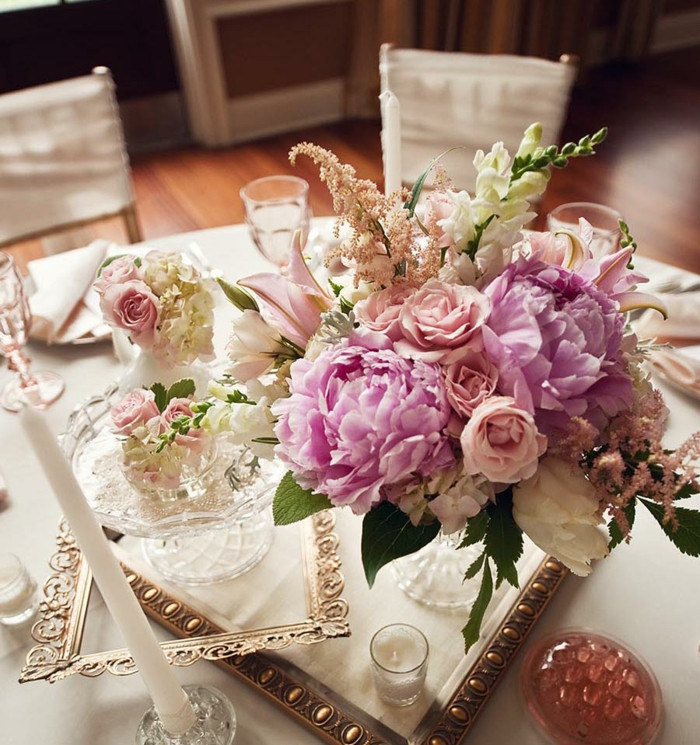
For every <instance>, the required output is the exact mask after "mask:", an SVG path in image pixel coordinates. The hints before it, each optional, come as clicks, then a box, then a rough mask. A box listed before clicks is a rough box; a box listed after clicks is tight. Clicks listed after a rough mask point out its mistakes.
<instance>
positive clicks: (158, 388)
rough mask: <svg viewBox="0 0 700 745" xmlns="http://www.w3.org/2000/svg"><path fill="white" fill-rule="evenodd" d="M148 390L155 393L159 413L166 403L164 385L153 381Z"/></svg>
mask: <svg viewBox="0 0 700 745" xmlns="http://www.w3.org/2000/svg"><path fill="white" fill-rule="evenodd" d="M150 390H151V391H153V394H154V395H155V398H156V406H157V407H158V411H160V412H161V413H162V412H164V411H165V408H166V407H167V405H168V391H167V390H166V389H165V386H164V385H163V384H162V383H154V384H153V385H152V386H151V388H150Z"/></svg>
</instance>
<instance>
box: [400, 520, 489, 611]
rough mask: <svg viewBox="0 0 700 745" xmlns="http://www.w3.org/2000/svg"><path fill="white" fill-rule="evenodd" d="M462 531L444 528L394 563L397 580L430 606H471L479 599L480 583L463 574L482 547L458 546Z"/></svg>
mask: <svg viewBox="0 0 700 745" xmlns="http://www.w3.org/2000/svg"><path fill="white" fill-rule="evenodd" d="M462 537H463V532H457V533H452V534H450V535H445V534H444V533H443V532H442V531H440V532H439V533H438V535H437V536H436V538H435V539H434V540H433V541H432V542H431V543H429V544H428V545H427V546H424V547H423V548H422V549H420V550H419V551H416V552H415V553H412V554H409V555H408V556H403V557H402V558H400V559H396V560H395V561H393V562H392V563H391V568H392V570H393V572H394V577H395V579H396V583H397V585H398V586H399V588H400V589H401V590H403V592H405V593H406V595H408V596H409V597H410V598H413V600H416V601H417V602H419V603H422V604H423V605H427V606H429V607H431V608H445V609H450V608H468V607H471V606H472V605H473V603H474V600H476V596H477V593H478V592H479V582H478V581H475V580H466V581H465V579H464V575H465V573H466V571H467V569H468V568H469V566H470V564H471V563H472V562H473V561H474V560H475V559H476V558H477V556H479V554H480V553H481V548H480V547H479V546H467V547H466V548H458V546H459V544H460V542H461V540H462Z"/></svg>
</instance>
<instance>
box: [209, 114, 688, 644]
mask: <svg viewBox="0 0 700 745" xmlns="http://www.w3.org/2000/svg"><path fill="white" fill-rule="evenodd" d="M540 135H541V132H540V127H539V126H538V125H533V126H531V127H530V128H529V129H528V130H527V131H526V132H525V135H524V138H523V140H522V143H521V145H520V147H519V149H518V151H517V153H515V155H514V156H511V155H510V154H509V153H508V152H507V150H506V149H505V148H504V147H503V145H502V143H498V144H496V145H494V146H493V148H492V149H491V151H490V152H488V153H484V152H481V151H479V152H478V153H477V154H476V156H475V158H474V165H475V167H476V170H477V173H478V176H477V181H476V189H475V194H473V195H471V194H468V193H467V192H465V191H457V190H455V189H454V188H453V187H452V185H451V183H450V181H449V177H448V175H447V174H446V173H444V172H443V171H442V170H441V168H440V166H439V164H438V163H437V162H434V163H433V164H431V169H435V171H436V178H435V187H434V189H433V190H432V191H431V192H430V193H429V194H428V195H427V198H426V199H425V201H424V205H423V206H420V205H419V196H420V194H421V190H422V188H423V184H424V181H425V175H424V176H423V177H422V178H421V179H419V181H418V182H417V184H416V185H415V186H414V188H413V190H412V191H411V192H408V191H407V190H402V191H401V192H397V193H394V194H391V195H388V196H385V195H383V194H381V193H380V192H379V190H378V189H377V187H376V186H375V184H373V183H372V182H370V181H366V180H361V179H358V178H357V177H356V175H355V171H354V170H353V169H352V168H351V167H350V166H347V165H343V164H341V163H340V162H339V161H338V160H337V158H336V157H335V156H334V155H333V154H332V153H330V152H328V151H325V150H323V149H322V148H320V147H317V146H314V145H311V144H307V143H304V144H301V145H298V146H297V147H295V148H294V149H293V150H292V152H291V160H292V162H294V160H295V159H296V158H298V157H300V156H307V157H310V158H311V159H312V160H313V161H315V162H316V163H317V164H319V165H320V175H321V179H322V180H323V181H325V182H326V184H327V185H328V187H329V189H330V192H331V194H332V196H333V200H334V206H335V210H336V212H337V214H338V215H339V219H340V221H341V222H344V223H345V224H346V225H347V226H349V228H350V235H351V237H350V238H349V239H347V240H345V241H343V242H341V243H340V245H339V246H337V247H336V248H334V249H333V250H332V251H331V252H330V253H329V255H328V256H327V257H326V260H327V261H328V262H331V261H337V260H338V259H340V260H342V262H343V263H345V264H346V265H347V266H348V267H349V268H350V271H349V273H348V275H347V276H346V277H342V278H333V279H330V280H328V282H327V283H326V282H320V281H318V280H317V279H316V278H315V277H314V276H313V275H312V274H311V273H310V272H309V271H308V269H307V267H306V265H305V263H304V260H303V257H302V249H301V246H300V245H299V242H298V239H297V242H296V245H295V246H294V250H293V252H292V259H291V262H290V265H289V269H288V273H287V275H286V276H280V275H277V274H259V275H255V276H253V277H249V278H247V279H245V280H242V281H240V282H239V283H238V285H236V286H232V285H228V284H226V283H225V282H222V283H221V284H222V286H223V288H224V290H225V292H226V294H227V295H228V297H229V299H230V300H231V301H232V302H233V303H234V304H236V305H237V306H238V307H239V308H240V309H241V311H242V314H241V315H240V317H239V318H238V319H237V320H236V322H235V323H234V328H233V335H232V339H231V342H230V345H229V354H230V357H231V361H232V367H231V370H230V373H231V377H230V378H229V379H228V380H227V381H224V382H223V383H218V384H217V385H216V386H215V387H214V388H213V389H212V392H213V393H214V395H215V400H214V401H213V402H212V405H210V406H209V408H208V409H207V411H206V412H205V413H204V416H203V418H202V425H203V426H204V427H205V428H207V429H209V430H210V431H212V432H218V431H222V430H230V431H232V432H233V436H234V437H235V438H238V440H239V441H242V442H247V443H249V444H250V445H251V446H252V447H255V448H257V450H258V452H259V454H261V455H264V454H268V455H271V456H272V455H273V454H274V456H275V457H277V458H279V459H280V460H281V461H282V462H284V464H286V466H287V467H288V472H287V474H286V475H285V477H284V478H283V479H282V482H281V483H280V485H279V488H278V490H277V493H276V497H275V503H274V516H275V520H276V522H277V523H280V524H285V523H290V522H294V521H296V520H300V519H302V518H304V517H306V516H308V515H310V514H312V513H314V512H316V511H318V510H321V509H324V508H327V507H349V508H350V509H351V510H352V512H354V513H355V514H357V515H362V516H363V536H362V558H363V563H364V568H365V573H366V577H367V579H368V581H369V583H370V584H371V583H372V582H373V581H374V578H375V576H376V574H377V572H378V571H379V569H381V567H382V566H384V565H385V564H387V563H388V562H390V561H392V560H394V559H396V558H399V557H401V556H404V555H407V554H409V553H411V552H414V551H416V550H418V549H420V548H421V547H423V546H425V545H427V543H429V542H430V541H432V540H433V539H434V538H435V537H436V535H437V534H438V532H439V531H440V529H442V531H443V533H455V532H458V531H462V532H461V534H460V545H461V546H462V547H465V546H474V545H477V546H480V547H481V551H480V553H479V554H478V558H477V559H476V560H475V561H474V563H473V564H472V565H471V567H470V568H469V569H468V571H467V574H466V576H467V577H468V578H473V577H477V576H480V577H481V589H480V591H479V594H478V597H477V600H476V602H475V604H474V606H473V608H472V611H471V615H470V618H469V621H468V623H467V625H466V626H465V628H464V638H465V643H466V646H467V648H468V647H469V646H470V645H471V644H472V643H474V641H476V639H477V638H478V635H479V629H480V626H481V622H482V619H483V616H484V613H485V610H486V608H487V606H488V603H489V601H490V598H491V596H492V593H493V590H494V587H498V586H499V585H500V584H501V583H502V582H503V581H504V580H505V581H507V582H509V583H511V584H513V585H516V586H517V584H518V576H517V569H516V562H517V560H518V558H519V557H520V555H521V553H522V548H523V533H526V534H527V535H528V536H529V537H530V538H531V539H532V540H533V541H534V542H535V543H536V544H537V545H538V546H540V547H541V548H542V549H543V550H545V551H547V552H549V553H552V554H553V555H554V556H555V557H556V558H558V559H559V560H560V561H561V562H563V563H564V564H565V565H566V566H568V567H569V568H570V569H571V571H573V572H574V573H576V574H580V575H586V574H588V573H589V572H590V571H591V561H592V560H594V559H602V558H603V557H605V556H606V555H607V554H608V552H609V551H610V549H611V548H612V547H613V546H615V545H616V544H618V543H620V542H621V541H623V540H625V539H628V537H629V534H630V531H631V529H632V527H633V523H634V517H635V511H636V509H637V508H638V507H639V506H641V507H643V508H644V509H646V510H649V511H650V512H651V514H652V516H653V517H654V518H655V519H656V520H657V521H658V523H659V525H660V526H661V528H662V529H663V530H664V531H665V532H666V534H667V535H668V536H669V538H670V539H671V540H672V541H673V542H674V543H675V545H676V546H677V547H678V548H679V549H680V550H681V551H684V552H685V553H689V554H692V555H696V556H697V555H698V554H700V530H699V528H700V519H699V517H698V513H697V512H693V511H690V510H688V509H685V508H683V507H681V506H678V503H679V500H681V499H683V498H684V497H687V496H689V495H690V494H692V493H695V492H697V491H698V487H697V485H696V483H695V481H694V470H693V468H692V466H691V462H692V459H693V458H694V457H696V456H697V455H698V452H700V435H696V436H694V437H692V438H691V439H690V440H689V441H688V442H687V443H685V444H684V445H683V446H681V447H680V448H679V449H677V450H676V451H675V452H671V451H669V450H667V449H665V448H664V447H663V446H662V444H661V439H662V435H663V430H664V420H665V417H666V414H667V412H666V409H665V407H664V404H663V401H662V399H661V396H660V394H659V393H658V392H657V391H655V390H654V389H653V388H652V386H651V384H650V381H649V377H648V375H647V373H646V372H645V370H644V367H643V361H644V355H645V349H646V346H645V344H644V343H642V342H640V340H638V339H637V338H636V336H635V334H634V333H633V331H632V330H631V329H630V327H629V325H628V324H627V320H626V315H625V313H626V311H629V310H631V309H633V308H639V307H656V308H657V309H658V310H659V311H660V312H663V308H662V307H661V306H659V305H658V304H657V301H656V299H655V298H653V297H652V296H649V295H645V294H644V293H641V292H639V291H638V289H637V286H638V285H639V284H641V283H643V282H644V281H646V280H645V278H644V277H643V276H642V275H641V274H640V273H639V272H637V271H635V269H634V267H633V263H632V262H633V258H634V257H633V254H634V250H635V248H636V244H635V242H634V240H633V239H632V237H631V236H630V234H629V229H628V228H627V226H626V225H624V224H622V225H621V228H622V231H623V233H624V239H623V241H622V245H621V248H620V249H619V250H617V251H616V252H615V253H612V254H611V255H607V256H603V257H600V258H596V257H594V254H593V252H592V251H591V239H592V230H591V227H590V225H588V224H587V223H586V222H585V221H581V224H580V226H579V228H578V229H577V230H559V231H557V232H556V233H533V232H531V233H527V234H523V233H522V232H521V231H522V228H523V227H524V226H525V225H526V224H527V223H528V222H529V221H530V220H531V219H532V218H533V217H534V212H533V211H532V200H533V199H534V198H536V197H538V196H539V195H541V194H542V193H543V192H544V190H545V187H546V185H547V181H548V179H549V176H550V169H551V167H563V166H565V165H566V164H567V162H568V160H569V159H570V158H575V157H580V156H587V155H591V154H593V152H594V148H595V147H596V146H597V145H598V144H599V143H601V142H602V140H603V139H604V137H605V130H601V131H600V132H598V133H596V134H595V135H593V136H592V137H589V136H587V137H584V138H582V139H581V140H580V141H579V142H578V143H568V144H566V145H564V146H563V147H562V148H561V149H558V148H557V147H555V146H551V147H548V148H543V147H541V146H540V144H539V141H540ZM429 170H430V169H429ZM426 175H427V172H426ZM606 522H607V528H608V531H607V534H606V533H605V532H604V531H603V530H602V529H601V528H602V527H603V526H604V525H605V523H606Z"/></svg>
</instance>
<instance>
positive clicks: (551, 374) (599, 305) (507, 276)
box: [484, 256, 632, 435]
mask: <svg viewBox="0 0 700 745" xmlns="http://www.w3.org/2000/svg"><path fill="white" fill-rule="evenodd" d="M584 268H585V267H584ZM485 292H486V294H488V295H489V296H490V298H491V302H492V308H491V315H490V317H489V320H488V325H487V327H486V328H485V329H484V343H485V346H486V352H487V353H488V355H489V357H490V358H491V359H492V360H493V361H494V363H495V364H496V365H497V366H498V368H499V373H500V377H499V380H498V391H499V392H500V393H503V394H506V395H509V396H513V397H514V398H515V400H516V401H517V403H518V406H520V407H521V408H522V409H525V410H526V411H529V412H530V413H531V414H534V416H535V420H536V422H537V426H538V427H539V429H540V430H541V431H542V432H544V433H546V434H548V435H550V434H552V433H554V432H555V431H557V430H559V429H565V428H566V426H567V424H568V422H569V420H570V419H571V417H574V416H580V417H584V418H586V419H587V420H589V421H590V422H591V423H592V424H593V425H594V426H595V427H597V428H602V427H603V426H605V424H606V423H607V421H608V420H609V419H610V418H611V417H613V416H615V415H616V414H618V413H619V412H620V411H623V410H625V409H627V408H628V407H629V406H630V405H631V403H632V380H631V378H630V376H629V374H628V373H627V368H626V364H625V361H624V357H623V352H622V340H623V333H624V325H625V319H624V318H623V316H622V314H621V313H619V311H618V306H617V303H616V302H615V301H614V300H613V299H611V298H610V297H609V296H608V294H607V293H606V292H603V291H601V289H600V288H598V287H596V285H595V284H594V283H593V282H592V281H591V280H589V279H587V278H586V277H585V276H583V275H582V273H575V272H570V271H568V270H566V269H564V268H562V267H560V266H555V265H550V264H546V263H544V262H543V261H540V260H539V259H538V258H537V257H536V256H535V257H531V258H525V257H521V258H519V259H518V260H517V261H516V262H514V263H513V264H510V265H509V266H508V267H507V268H506V270H505V272H504V273H503V274H501V275H500V276H499V277H497V278H496V279H495V280H494V281H493V282H492V283H491V284H490V285H489V286H488V287H487V288H486V289H485Z"/></svg>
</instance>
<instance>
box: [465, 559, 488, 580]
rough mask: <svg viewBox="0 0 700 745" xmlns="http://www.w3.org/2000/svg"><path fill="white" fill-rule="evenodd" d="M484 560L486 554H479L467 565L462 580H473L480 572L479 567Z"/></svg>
mask: <svg viewBox="0 0 700 745" xmlns="http://www.w3.org/2000/svg"><path fill="white" fill-rule="evenodd" d="M485 559H486V554H485V553H483V554H479V556H478V557H477V558H476V559H475V560H474V561H473V562H472V563H471V564H470V565H469V569H467V571H466V572H465V574H464V579H473V578H474V577H476V575H477V574H479V572H480V571H481V567H482V566H483V564H484V560H485Z"/></svg>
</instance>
